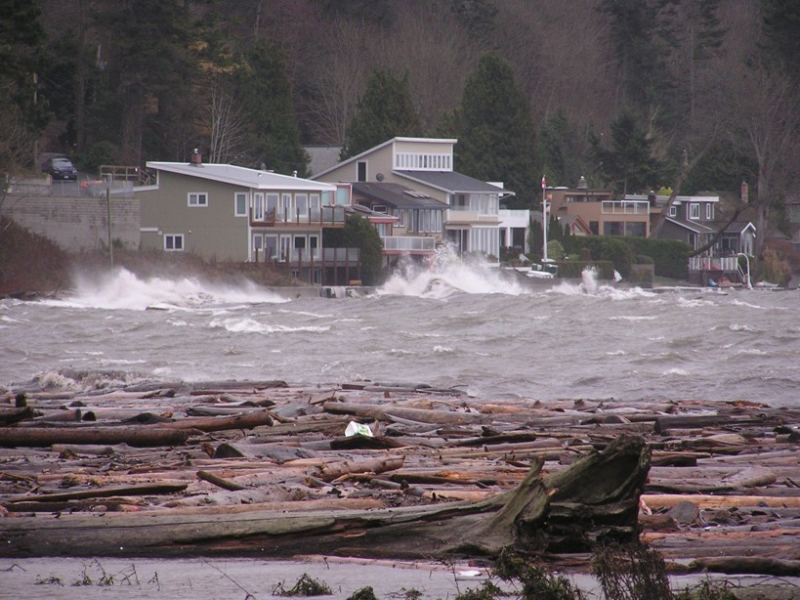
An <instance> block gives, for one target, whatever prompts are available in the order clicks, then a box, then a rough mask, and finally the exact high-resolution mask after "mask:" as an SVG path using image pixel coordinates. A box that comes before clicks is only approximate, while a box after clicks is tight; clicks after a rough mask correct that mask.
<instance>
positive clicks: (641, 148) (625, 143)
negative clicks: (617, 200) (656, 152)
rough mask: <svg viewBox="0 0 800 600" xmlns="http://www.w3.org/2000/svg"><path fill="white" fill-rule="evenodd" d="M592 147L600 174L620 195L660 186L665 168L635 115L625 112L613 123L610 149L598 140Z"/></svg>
mask: <svg viewBox="0 0 800 600" xmlns="http://www.w3.org/2000/svg"><path fill="white" fill-rule="evenodd" d="M592 146H593V151H594V154H595V156H596V158H597V159H598V161H599V163H600V165H599V170H600V172H601V173H602V174H603V175H604V177H605V179H606V181H607V183H608V184H610V185H611V186H613V188H614V189H615V190H616V191H617V192H619V193H622V194H625V193H636V192H645V191H648V190H650V189H651V188H654V187H656V185H657V184H658V180H659V177H660V176H661V174H662V169H663V168H662V166H661V164H660V163H659V162H658V161H657V160H656V159H655V158H654V157H653V153H652V148H651V142H650V139H649V138H648V137H647V134H646V132H645V131H644V129H643V128H642V127H641V126H640V125H639V123H638V121H637V120H636V117H635V116H634V115H633V113H632V112H630V111H623V112H622V113H620V115H619V116H618V117H617V118H616V119H615V120H614V122H613V123H611V148H604V147H603V146H602V145H601V144H600V142H599V139H598V138H597V136H594V139H593V140H592Z"/></svg>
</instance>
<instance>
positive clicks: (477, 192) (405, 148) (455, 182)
mask: <svg viewBox="0 0 800 600" xmlns="http://www.w3.org/2000/svg"><path fill="white" fill-rule="evenodd" d="M457 141H458V140H455V139H438V138H410V137H395V138H392V139H390V140H387V141H385V142H383V143H382V144H379V145H378V146H375V147H373V148H370V149H369V150H366V151H364V152H362V153H360V154H358V155H356V156H353V157H351V158H349V159H347V160H345V161H342V162H340V163H338V164H336V165H334V166H333V167H330V168H329V169H326V170H324V171H322V172H321V173H319V174H317V175H315V176H314V179H316V180H319V181H326V182H329V183H332V184H334V183H338V182H352V183H372V182H379V183H380V182H384V183H395V184H398V185H401V186H405V187H408V188H410V189H411V190H413V191H415V192H418V193H420V194H424V195H425V196H427V197H430V198H432V199H434V200H438V201H439V202H441V203H443V204H445V205H446V206H447V208H446V211H445V213H444V222H443V236H444V239H445V240H446V241H447V242H449V243H451V244H452V245H453V247H454V248H455V250H456V251H457V252H458V253H459V254H465V253H473V254H480V255H484V256H486V257H488V258H490V259H493V260H495V261H496V260H498V258H499V256H500V218H499V215H498V211H499V199H500V196H501V195H502V194H503V190H502V189H500V188H498V187H497V186H496V185H492V184H490V183H487V182H484V181H479V180H477V179H474V178H472V177H469V176H467V175H464V174H462V173H458V172H456V171H454V170H453V164H454V163H453V146H454V145H455V144H456V143H457Z"/></svg>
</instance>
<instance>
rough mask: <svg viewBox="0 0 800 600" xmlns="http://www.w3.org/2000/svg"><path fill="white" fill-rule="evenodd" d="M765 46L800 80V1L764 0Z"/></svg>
mask: <svg viewBox="0 0 800 600" xmlns="http://www.w3.org/2000/svg"><path fill="white" fill-rule="evenodd" d="M761 10H762V14H763V21H764V35H765V38H766V39H765V42H764V45H765V48H766V50H767V51H768V53H769V54H770V55H771V56H772V57H774V58H775V59H777V60H778V61H779V62H780V64H781V66H782V67H783V69H784V70H785V71H786V73H787V74H789V75H790V76H791V77H792V78H794V80H795V81H796V82H800V3H798V2H797V1H796V0H762V8H761Z"/></svg>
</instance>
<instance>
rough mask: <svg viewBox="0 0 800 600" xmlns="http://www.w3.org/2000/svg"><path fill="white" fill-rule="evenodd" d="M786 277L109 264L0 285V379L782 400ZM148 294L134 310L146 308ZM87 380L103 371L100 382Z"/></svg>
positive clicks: (796, 374) (790, 305)
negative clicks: (221, 276) (759, 280)
mask: <svg viewBox="0 0 800 600" xmlns="http://www.w3.org/2000/svg"><path fill="white" fill-rule="evenodd" d="M799 299H800V296H798V292H794V291H784V292H769V291H748V290H731V291H729V292H728V293H725V294H720V293H711V292H708V291H703V290H700V289H698V290H682V291H680V290H675V291H668V292H662V293H654V292H652V291H647V290H641V289H624V288H617V287H610V286H605V285H598V284H597V282H595V281H594V279H593V278H591V277H586V278H585V280H584V282H583V283H581V284H577V283H572V284H571V283H558V284H555V285H547V284H541V283H539V284H536V285H531V286H528V285H525V284H524V283H517V282H513V281H509V280H506V279H504V278H503V277H501V276H500V274H499V273H498V272H497V271H492V270H490V269H487V268H481V267H475V266H469V267H468V266H464V265H460V264H449V265H447V266H445V267H443V268H441V269H440V270H439V271H436V272H432V271H418V272H415V271H409V272H407V273H405V274H404V275H397V276H395V277H394V278H392V279H391V280H390V281H389V282H388V283H387V284H386V285H385V286H383V287H382V288H381V289H380V290H379V291H378V292H377V293H376V294H374V295H370V296H367V297H362V298H345V299H326V298H317V297H300V298H295V297H293V295H292V294H291V291H290V290H287V291H286V292H285V293H274V292H271V291H269V290H265V289H263V288H258V287H256V286H243V287H236V288H231V287H228V288H225V287H219V286H212V285H209V284H206V283H203V282H201V281H197V280H193V279H184V280H165V279H162V280H159V279H150V280H141V279H138V278H136V277H135V276H134V275H132V274H131V273H129V272H127V271H124V270H120V271H117V272H116V273H115V274H114V275H113V276H109V277H106V278H105V279H102V280H89V279H86V280H80V281H77V282H76V287H75V291H74V293H72V294H70V295H68V296H65V297H63V298H61V299H59V300H50V301H40V302H21V301H16V300H5V301H0V384H5V385H10V384H12V383H13V382H21V381H24V380H28V379H30V378H32V377H40V378H46V379H47V380H48V381H50V382H52V383H53V385H56V386H58V385H61V386H65V385H66V386H69V385H70V384H71V382H70V381H69V379H66V378H64V377H63V376H60V375H58V373H59V372H63V371H64V370H65V369H78V370H88V371H114V372H116V373H115V374H112V375H106V376H105V377H106V378H111V379H114V378H117V379H123V380H129V381H134V380H137V379H141V378H147V379H163V380H175V379H185V380H208V379H285V380H287V381H289V382H292V383H341V382H350V381H353V380H357V379H369V380H372V381H379V382H392V383H395V382H419V383H429V384H432V385H435V386H437V387H449V386H462V387H463V389H465V390H467V391H468V392H469V393H471V394H473V395H475V396H477V397H482V398H501V397H504V398H508V397H511V398H513V397H525V398H539V399H549V398H578V397H582V398H610V397H614V398H619V399H627V400H637V399H651V398H654V399H683V398H710V399H748V400H757V401H764V402H769V403H771V404H776V405H786V404H793V403H796V401H797V396H798V392H797V390H798V389H800V366H798V365H799V364H800V319H799V318H798V313H797V307H798V300H799ZM148 307H149V308H159V309H161V310H146V309H147V308H148ZM100 384H102V381H101V383H100Z"/></svg>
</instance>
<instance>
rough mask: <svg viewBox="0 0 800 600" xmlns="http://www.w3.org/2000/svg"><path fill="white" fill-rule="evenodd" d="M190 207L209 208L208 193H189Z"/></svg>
mask: <svg viewBox="0 0 800 600" xmlns="http://www.w3.org/2000/svg"><path fill="white" fill-rule="evenodd" d="M189 206H208V194H207V193H206V192H189Z"/></svg>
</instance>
